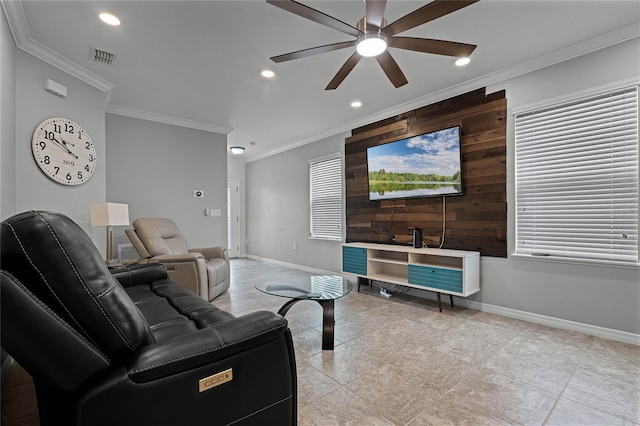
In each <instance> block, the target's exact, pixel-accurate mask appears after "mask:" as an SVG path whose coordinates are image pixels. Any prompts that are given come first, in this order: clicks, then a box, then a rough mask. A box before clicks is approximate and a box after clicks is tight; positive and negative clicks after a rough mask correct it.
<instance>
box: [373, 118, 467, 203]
mask: <svg viewBox="0 0 640 426" xmlns="http://www.w3.org/2000/svg"><path fill="white" fill-rule="evenodd" d="M367 173H368V177H369V199H370V200H389V199H394V198H410V197H440V196H444V195H461V194H462V154H461V151H460V126H455V127H450V128H447V129H443V130H438V131H435V132H430V133H425V134H422V135H418V136H413V137H410V138H406V139H401V140H398V141H394V142H389V143H386V144H383V145H378V146H373V147H370V148H367Z"/></svg>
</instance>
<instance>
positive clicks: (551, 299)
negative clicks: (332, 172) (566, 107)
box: [246, 39, 640, 334]
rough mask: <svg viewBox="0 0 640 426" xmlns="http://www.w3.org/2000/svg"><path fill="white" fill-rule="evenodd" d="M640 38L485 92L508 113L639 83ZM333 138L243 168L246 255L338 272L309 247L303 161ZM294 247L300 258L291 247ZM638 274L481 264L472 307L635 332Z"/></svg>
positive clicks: (639, 322) (639, 307) (329, 258)
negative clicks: (503, 96)
mask: <svg viewBox="0 0 640 426" xmlns="http://www.w3.org/2000/svg"><path fill="white" fill-rule="evenodd" d="M638 51H640V42H639V40H638V39H635V40H632V41H629V42H626V43H622V44H620V45H616V46H613V47H610V48H607V49H604V50H601V51H597V52H594V53H591V54H588V55H585V56H582V57H579V58H576V59H573V60H570V61H566V62H563V63H559V64H557V65H554V66H551V67H548V68H545V69H541V70H538V71H535V72H532V73H529V74H526V75H523V76H520V77H517V78H513V79H510V80H508V81H505V82H502V83H500V84H495V85H494V86H491V87H489V88H488V91H489V92H492V91H497V90H501V89H506V90H507V104H508V108H509V111H513V108H516V107H518V106H521V105H528V104H531V103H535V102H539V101H543V100H548V99H551V98H555V97H558V96H563V95H568V94H571V93H575V92H580V91H583V90H590V89H598V88H602V87H603V86H605V85H607V84H611V83H614V82H618V81H623V80H624V81H628V80H629V79H633V78H635V79H636V83H637V79H638V75H639V71H640V66H639V63H638ZM345 136H346V135H341V136H340V137H334V138H330V139H329V140H322V141H318V142H315V143H313V144H310V145H307V146H304V147H301V148H297V149H294V150H291V151H288V152H284V153H281V154H278V155H274V156H272V157H268V158H265V159H262V160H258V161H255V162H251V163H249V164H247V165H246V181H247V184H246V186H247V234H248V235H247V236H248V239H249V243H248V246H247V253H249V254H252V255H257V256H263V257H266V258H270V259H275V260H279V261H283V262H289V263H295V264H300V265H304V266H307V267H312V268H319V269H324V270H329V271H340V269H341V260H340V245H339V244H335V243H319V242H314V241H307V242H306V243H305V244H303V243H302V242H303V241H304V240H305V237H306V235H308V232H309V229H308V228H309V205H308V203H309V196H308V160H309V158H312V157H314V156H319V155H322V154H328V153H330V152H335V151H337V150H343V149H344V137H345ZM507 144H508V146H507V152H508V183H507V191H508V194H507V197H508V201H509V216H508V218H509V221H508V229H509V234H508V240H509V244H510V245H509V253H513V250H514V247H513V241H514V234H515V231H514V224H515V221H514V218H515V214H514V211H513V207H514V204H515V203H514V194H515V185H514V172H513V164H514V158H513V152H514V149H513V144H514V132H513V116H512V115H511V114H510V115H509V116H508V135H507ZM294 242H297V243H298V251H297V252H294V251H293V250H292V244H293V243H294ZM639 283H640V269H638V268H635V269H628V268H619V267H607V266H594V265H585V264H571V263H551V262H544V261H534V260H522V259H516V258H514V257H511V256H510V257H509V258H507V259H500V258H490V257H484V258H482V261H481V284H480V286H481V291H480V293H478V294H476V295H474V296H472V297H470V298H469V301H471V302H474V301H477V302H482V303H483V304H484V305H485V306H489V305H491V306H493V307H496V308H498V310H500V309H502V310H505V311H506V310H509V309H513V310H518V311H522V312H525V313H530V314H534V315H535V314H537V315H544V316H549V317H553V318H558V319H564V320H569V321H575V322H579V323H584V324H589V325H595V326H599V327H605V328H609V329H614V330H619V331H623V332H629V333H635V334H639V333H640V284H639Z"/></svg>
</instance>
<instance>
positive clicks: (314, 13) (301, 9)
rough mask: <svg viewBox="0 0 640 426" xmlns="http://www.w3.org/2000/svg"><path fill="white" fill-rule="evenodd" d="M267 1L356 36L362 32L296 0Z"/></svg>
mask: <svg viewBox="0 0 640 426" xmlns="http://www.w3.org/2000/svg"><path fill="white" fill-rule="evenodd" d="M267 3H269V4H272V5H274V6H277V7H279V8H280V9H284V10H286V11H287V12H291V13H293V14H295V15H298V16H302V17H303V18H307V19H309V20H311V21H313V22H317V23H318V24H322V25H324V26H326V27H330V28H333V29H334V30H338V31H342V32H343V33H346V34H349V35H352V36H354V37H358V36H359V35H360V34H361V33H360V30H358V29H357V28H355V27H352V26H351V25H349V24H347V23H345V22H342V21H340V20H338V19H336V18H334V17H333V16H329V15H327V14H326V13H322V12H320V11H319V10H315V9H312V8H310V7H309V6H305V5H304V4H301V3H298V2H297V1H294V0H267Z"/></svg>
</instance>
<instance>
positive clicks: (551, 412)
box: [542, 339, 595, 426]
mask: <svg viewBox="0 0 640 426" xmlns="http://www.w3.org/2000/svg"><path fill="white" fill-rule="evenodd" d="M594 343H595V339H594V340H592V341H591V343H590V344H589V347H588V348H587V349H586V350H585V351H584V353H583V354H582V357H580V361H578V363H577V364H576V368H575V369H574V370H573V373H571V377H569V380H567V383H565V384H564V387H563V388H562V391H560V393H559V394H558V398H556V400H555V402H554V403H553V407H551V409H550V410H549V412H548V413H547V416H546V417H545V418H544V421H543V422H542V426H544V425H546V424H547V422H548V421H549V419H550V418H551V415H552V414H553V411H554V410H555V409H556V406H557V405H558V403H559V402H560V398H562V395H563V394H564V391H565V390H567V387H568V386H569V383H571V380H573V378H574V376H575V375H576V373H577V372H578V369H579V368H580V365H581V364H582V361H584V359H585V357H586V356H587V353H588V352H589V351H590V350H591V347H592V346H593V345H594Z"/></svg>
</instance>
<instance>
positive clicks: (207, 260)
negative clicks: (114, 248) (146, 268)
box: [125, 218, 231, 300]
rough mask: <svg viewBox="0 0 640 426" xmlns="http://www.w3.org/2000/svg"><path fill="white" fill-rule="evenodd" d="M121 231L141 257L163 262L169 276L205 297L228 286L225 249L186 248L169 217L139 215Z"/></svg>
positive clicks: (211, 296) (185, 242)
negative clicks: (129, 227)
mask: <svg viewBox="0 0 640 426" xmlns="http://www.w3.org/2000/svg"><path fill="white" fill-rule="evenodd" d="M133 228H134V229H127V230H125V233H126V234H127V237H129V240H131V243H132V244H133V246H134V247H135V249H136V250H137V252H138V254H139V255H140V257H141V258H143V259H149V260H155V261H158V262H161V263H163V264H164V265H165V266H166V268H167V271H168V272H169V277H170V278H171V279H172V280H173V281H175V282H177V283H178V284H180V285H181V286H182V287H184V288H186V289H188V290H191V291H193V292H194V293H196V294H198V295H200V296H201V297H203V298H204V299H206V300H213V299H214V298H216V297H217V296H219V295H220V294H221V293H222V292H224V291H225V290H226V289H228V288H229V284H230V278H231V276H230V268H229V252H228V251H227V248H226V247H222V246H218V247H206V248H192V249H190V248H188V246H187V240H185V238H184V237H183V236H182V234H181V233H180V230H179V229H178V227H177V226H176V224H175V223H174V222H173V221H172V220H171V219H162V218H139V219H136V220H134V221H133Z"/></svg>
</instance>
